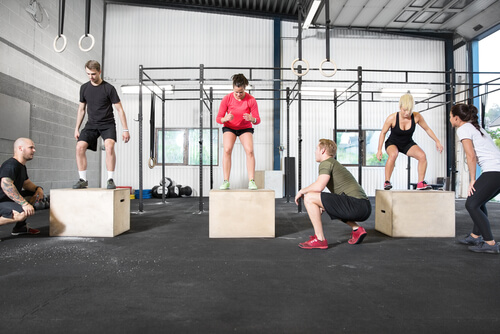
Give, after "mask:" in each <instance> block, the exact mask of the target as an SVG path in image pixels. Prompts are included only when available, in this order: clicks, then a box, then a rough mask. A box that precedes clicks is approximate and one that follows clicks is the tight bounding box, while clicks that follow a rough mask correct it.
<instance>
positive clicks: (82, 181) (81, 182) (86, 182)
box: [73, 179, 89, 189]
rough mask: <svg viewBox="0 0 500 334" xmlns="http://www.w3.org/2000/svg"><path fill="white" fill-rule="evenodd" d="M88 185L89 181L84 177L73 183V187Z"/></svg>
mask: <svg viewBox="0 0 500 334" xmlns="http://www.w3.org/2000/svg"><path fill="white" fill-rule="evenodd" d="M88 186H89V181H85V180H84V179H80V180H78V182H76V183H75V184H74V185H73V189H85V188H87V187H88Z"/></svg>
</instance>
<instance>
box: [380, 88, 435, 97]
mask: <svg viewBox="0 0 500 334" xmlns="http://www.w3.org/2000/svg"><path fill="white" fill-rule="evenodd" d="M380 92H381V93H380V96H381V97H401V95H404V94H406V93H409V94H411V95H413V97H414V98H424V99H425V98H429V97H431V93H432V89H428V88H382V89H381V90H380Z"/></svg>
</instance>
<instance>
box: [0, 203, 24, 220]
mask: <svg viewBox="0 0 500 334" xmlns="http://www.w3.org/2000/svg"><path fill="white" fill-rule="evenodd" d="M14 210H15V211H17V212H24V210H23V207H22V206H20V205H19V204H17V203H16V202H10V201H6V202H0V216H1V217H4V218H12V211H14Z"/></svg>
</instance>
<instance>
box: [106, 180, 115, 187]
mask: <svg viewBox="0 0 500 334" xmlns="http://www.w3.org/2000/svg"><path fill="white" fill-rule="evenodd" d="M107 188H108V189H116V185H115V181H113V179H109V180H108V186H107Z"/></svg>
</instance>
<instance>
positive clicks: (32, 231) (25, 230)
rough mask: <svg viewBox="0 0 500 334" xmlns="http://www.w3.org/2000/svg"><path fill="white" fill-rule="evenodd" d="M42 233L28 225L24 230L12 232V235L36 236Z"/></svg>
mask: <svg viewBox="0 0 500 334" xmlns="http://www.w3.org/2000/svg"><path fill="white" fill-rule="evenodd" d="M38 233H40V230H37V229H36V228H31V227H29V226H28V225H26V226H25V227H24V228H22V229H20V230H15V229H13V230H12V233H11V234H12V235H21V234H30V235H35V234H38Z"/></svg>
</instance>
